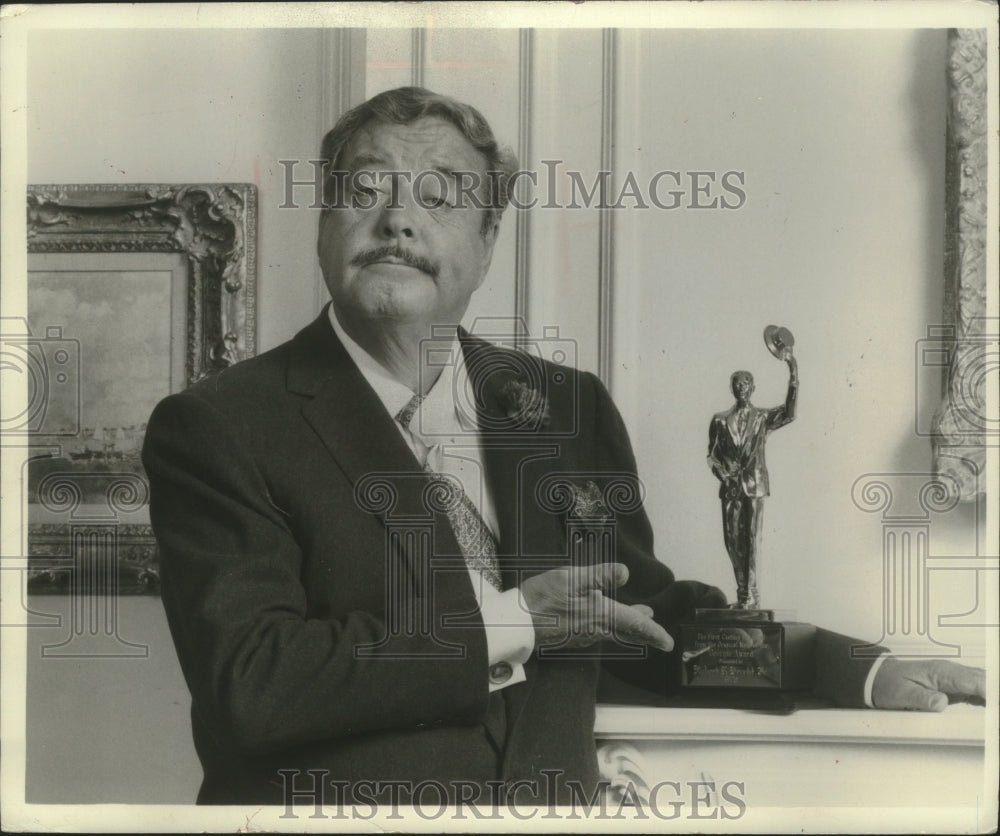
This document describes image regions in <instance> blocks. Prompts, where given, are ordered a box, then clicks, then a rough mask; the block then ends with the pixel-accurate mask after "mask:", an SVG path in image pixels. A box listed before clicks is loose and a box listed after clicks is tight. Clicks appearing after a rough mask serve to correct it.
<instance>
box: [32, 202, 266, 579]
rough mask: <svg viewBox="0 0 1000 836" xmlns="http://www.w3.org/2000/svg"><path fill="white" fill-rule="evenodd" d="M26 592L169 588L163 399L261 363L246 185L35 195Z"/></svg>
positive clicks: (252, 212)
mask: <svg viewBox="0 0 1000 836" xmlns="http://www.w3.org/2000/svg"><path fill="white" fill-rule="evenodd" d="M27 212H28V226H27V243H28V281H27V290H28V317H27V321H26V323H25V328H24V332H25V336H24V339H23V340H22V341H21V343H22V344H21V353H22V358H23V364H24V366H25V369H26V371H27V374H26V377H27V380H28V389H29V391H28V397H27V411H26V414H25V415H24V416H23V417H24V420H23V421H22V425H23V427H24V433H25V434H26V435H27V436H28V437H29V445H30V447H31V456H30V457H29V461H28V463H27V465H26V471H27V472H26V473H24V474H23V478H24V481H25V482H26V488H27V496H28V504H27V509H28V510H27V515H28V556H29V572H28V591H29V592H32V593H44V592H73V593H80V594H108V593H150V592H156V591H157V590H158V588H159V567H158V559H157V549H156V541H155V539H154V537H153V532H152V528H151V526H150V522H149V510H148V501H149V486H148V482H147V479H146V473H145V470H144V469H143V466H142V460H141V451H142V443H143V436H144V433H145V429H146V420H147V418H148V416H149V414H150V413H151V412H152V410H153V407H154V406H155V405H156V403H157V402H158V401H159V400H160V399H162V398H163V397H165V396H166V395H168V394H170V393H171V392H177V391H180V390H182V389H184V388H185V387H187V386H189V385H190V384H192V383H194V382H195V381H197V380H199V379H201V378H203V377H205V376H207V375H211V374H214V373H216V372H218V371H220V370H222V369H224V368H226V367H227V366H229V365H231V364H233V363H236V362H238V361H239V360H242V359H244V358H246V357H249V356H251V355H253V354H254V353H255V350H256V320H255V301H256V297H255V289H256V272H255V261H256V258H255V226H256V190H255V187H254V186H253V185H250V184H231V183H224V184H184V185H172V184H171V185H118V184H114V185H87V186H29V187H28V194H27Z"/></svg>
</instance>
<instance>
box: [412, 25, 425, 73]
mask: <svg viewBox="0 0 1000 836" xmlns="http://www.w3.org/2000/svg"><path fill="white" fill-rule="evenodd" d="M410 38H411V41H410V44H411V45H410V83H411V84H412V85H413V86H414V87H423V86H424V72H425V70H426V69H427V30H426V29H423V28H415V29H411V30H410Z"/></svg>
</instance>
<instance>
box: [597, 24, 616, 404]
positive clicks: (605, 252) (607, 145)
mask: <svg viewBox="0 0 1000 836" xmlns="http://www.w3.org/2000/svg"><path fill="white" fill-rule="evenodd" d="M617 64H618V31H617V30H616V29H605V30H603V32H602V38H601V156H600V161H601V162H600V170H601V172H610V174H609V175H607V180H606V182H607V183H608V185H609V186H610V183H611V182H613V181H614V178H613V173H614V171H615V95H616V90H615V87H616V84H617ZM609 197H610V196H609V195H605V197H604V200H602V201H601V206H600V209H599V210H598V212H599V214H598V233H597V237H598V249H597V253H598V255H597V374H598V376H599V377H600V378H601V380H602V381H603V382H604V385H605V386H607V387H608V388H610V387H611V370H612V367H611V354H612V345H613V341H614V333H613V330H614V329H613V327H612V317H613V314H614V311H613V309H612V303H613V298H612V293H613V289H614V214H613V212H612V210H611V208H610V204H609V202H608V201H609Z"/></svg>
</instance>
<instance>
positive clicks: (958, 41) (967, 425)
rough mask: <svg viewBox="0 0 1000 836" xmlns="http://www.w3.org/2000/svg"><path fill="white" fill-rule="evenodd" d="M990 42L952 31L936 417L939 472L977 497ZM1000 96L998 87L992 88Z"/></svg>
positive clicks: (981, 458) (989, 424)
mask: <svg viewBox="0 0 1000 836" xmlns="http://www.w3.org/2000/svg"><path fill="white" fill-rule="evenodd" d="M986 52H987V47H986V30H985V29H951V30H949V32H948V68H947V75H948V96H949V102H948V123H947V124H948V136H947V152H946V153H947V159H946V161H945V194H946V201H947V204H946V221H945V223H946V230H945V258H944V261H945V263H944V281H945V285H944V328H942V329H940V331H941V336H940V338H939V339H940V343H941V347H942V349H943V350H942V352H941V353H942V354H943V355H944V356H947V357H948V358H949V360H948V362H947V364H946V365H945V367H944V378H943V380H942V390H943V397H942V399H941V405H940V407H939V408H938V410H937V413H936V414H935V416H934V420H933V426H932V439H931V441H932V445H933V452H934V468H935V471H936V472H937V473H938V474H939V475H941V476H944V477H946V479H945V483H950V484H953V485H954V486H955V488H954V490H955V492H956V495H957V496H958V497H960V498H961V499H963V500H974V499H976V498H977V497H979V496H983V495H985V492H986V443H987V436H988V435H995V434H996V431H997V426H998V425H997V421H996V419H995V418H994V417H993V416H990V415H989V414H988V410H987V404H986V380H987V379H988V378H989V377H990V376H991V375H995V374H996V369H997V365H998V353H997V339H998V337H1000V335H998V334H997V333H996V322H995V321H994V322H993V323H990V322H989V321H988V320H987V318H986V237H987V214H988V212H987V208H988V193H989V192H988V188H987V173H988V172H987V165H986V163H987V147H988V136H987V125H986V103H987V101H988V99H987V60H986V59H987V54H986ZM994 95H995V93H994Z"/></svg>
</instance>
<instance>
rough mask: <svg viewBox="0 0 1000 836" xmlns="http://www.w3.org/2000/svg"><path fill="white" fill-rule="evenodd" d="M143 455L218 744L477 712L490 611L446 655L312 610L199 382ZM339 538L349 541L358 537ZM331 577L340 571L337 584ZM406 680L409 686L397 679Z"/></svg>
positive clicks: (456, 637)
mask: <svg viewBox="0 0 1000 836" xmlns="http://www.w3.org/2000/svg"><path fill="white" fill-rule="evenodd" d="M143 460H144V463H145V466H146V469H147V471H148V474H149V479H150V484H151V492H152V495H151V503H150V509H151V516H152V522H153V526H154V529H155V532H156V535H157V539H158V542H159V546H160V550H161V552H160V554H161V566H162V569H161V571H162V594H163V603H164V606H165V608H166V611H167V616H168V620H169V624H170V628H171V632H172V634H173V637H174V641H175V644H176V646H177V650H178V655H179V658H180V661H181V666H182V668H183V671H184V675H185V677H186V679H187V682H188V686H189V688H190V690H191V693H192V697H193V710H194V712H195V713H196V714H198V715H199V716H200V717H201V719H202V720H203V722H204V725H205V726H206V727H207V728H209V729H211V730H212V732H213V734H214V735H215V736H216V737H217V741H218V743H219V745H220V746H221V747H223V748H225V749H227V750H231V751H236V752H240V753H243V754H261V753H264V752H267V751H271V750H275V749H278V748H283V747H286V746H289V745H293V744H297V743H305V742H318V741H320V740H323V739H326V738H336V737H339V736H344V735H352V734H357V733H364V732H371V731H373V730H380V729H386V728H416V727H424V726H434V725H445V724H447V725H460V724H471V723H475V722H480V721H481V720H482V718H483V717H484V716H485V713H486V708H487V699H488V691H487V683H486V677H484V675H483V671H485V670H486V669H487V667H488V661H487V651H486V641H485V634H484V631H483V628H482V625H481V623H478V624H469V623H468V622H466V624H465V626H453V627H449V628H447V629H448V635H447V639H448V640H449V641H451V642H455V643H459V644H461V645H462V646H463V647H464V648H465V650H466V652H465V655H464V657H463V658H461V659H451V660H450V661H449V662H448V663H447V664H440V663H438V664H433V663H431V664H429V663H428V662H427V661H424V660H421V658H420V657H421V656H422V655H423V656H426V654H427V653H434V652H435V651H436V650H438V648H437V646H436V645H435V642H434V639H433V638H432V637H427V636H419V635H418V636H409V637H394V638H392V639H390V640H389V641H388V643H387V644H386V645H385V646H384V647H382V648H381V650H380V655H379V656H378V657H377V658H374V659H361V658H356V654H355V648H357V647H358V646H359V645H363V644H372V643H377V642H379V640H381V639H383V637H384V636H385V634H386V630H385V624H384V622H383V620H382V619H381V618H380V617H379V616H378V615H377V614H373V613H369V612H353V613H351V614H350V615H349V616H348V617H346V618H344V619H341V620H332V619H323V618H315V617H310V616H309V614H308V611H307V599H306V593H305V590H304V588H303V585H302V583H301V582H300V565H301V562H302V554H301V552H300V549H299V547H298V545H297V543H296V541H295V539H294V537H293V536H292V533H291V531H290V530H289V527H288V524H287V518H286V517H285V515H284V514H283V512H282V511H281V509H279V508H277V507H276V506H275V505H274V503H273V502H272V501H271V498H270V495H269V492H268V487H267V485H266V484H265V482H264V479H263V478H262V476H261V474H260V472H259V471H258V469H257V467H256V465H255V462H254V457H253V456H252V455H251V452H250V451H249V450H247V449H245V445H244V444H242V443H241V442H240V440H239V433H238V428H235V427H234V426H233V423H232V421H228V422H227V421H226V420H225V418H224V416H223V415H222V414H221V413H220V412H219V411H218V410H217V409H216V408H215V407H214V406H213V405H212V404H211V403H210V402H209V400H208V399H205V398H203V397H201V396H200V395H199V394H197V393H193V392H190V391H189V392H185V393H182V394H180V395H174V396H171V397H170V398H168V399H167V400H165V401H163V402H162V403H161V404H160V405H159V406H158V407H157V409H156V410H155V412H154V414H153V416H152V417H151V419H150V422H149V427H148V431H147V435H146V443H145V448H144V451H143ZM329 548H330V549H342V550H349V549H351V548H352V543H351V542H350V539H349V536H346V535H345V538H344V540H343V541H342V542H331V543H330V544H329ZM335 582H336V579H334V578H331V583H335ZM404 682H405V683H406V687H405V688H400V683H404Z"/></svg>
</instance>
